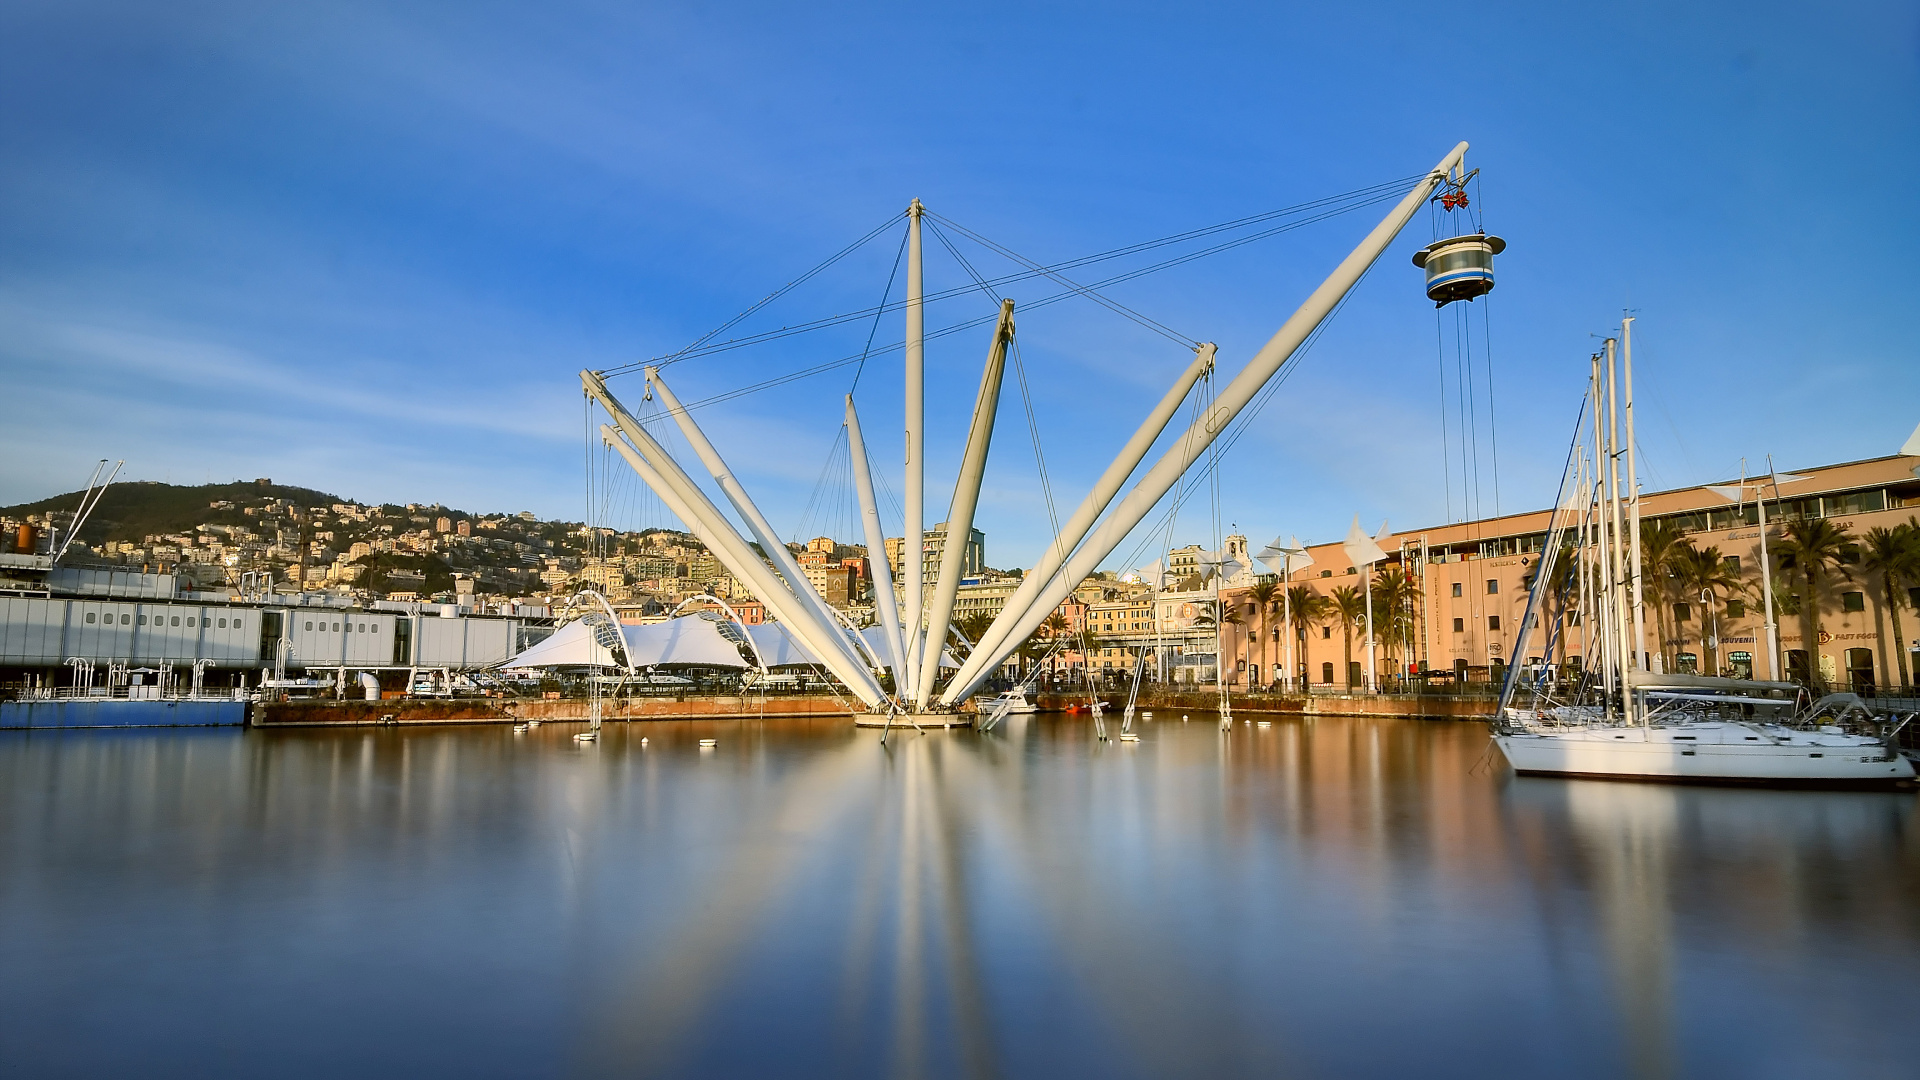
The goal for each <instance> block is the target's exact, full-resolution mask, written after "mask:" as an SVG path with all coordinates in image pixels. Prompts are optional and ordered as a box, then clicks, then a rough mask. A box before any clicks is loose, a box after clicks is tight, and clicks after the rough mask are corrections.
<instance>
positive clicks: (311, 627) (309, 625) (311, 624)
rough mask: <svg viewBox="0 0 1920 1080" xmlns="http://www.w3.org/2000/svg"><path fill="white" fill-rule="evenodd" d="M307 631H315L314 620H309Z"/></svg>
mask: <svg viewBox="0 0 1920 1080" xmlns="http://www.w3.org/2000/svg"><path fill="white" fill-rule="evenodd" d="M307 629H309V630H311V629H313V620H312V619H308V620H307Z"/></svg>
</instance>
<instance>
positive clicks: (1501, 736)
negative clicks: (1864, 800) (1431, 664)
mask: <svg viewBox="0 0 1920 1080" xmlns="http://www.w3.org/2000/svg"><path fill="white" fill-rule="evenodd" d="M1632 324H1633V320H1632V319H1631V318H1628V319H1626V320H1625V321H1624V323H1623V325H1622V333H1621V339H1620V340H1619V341H1616V339H1614V338H1608V339H1607V340H1606V342H1605V347H1604V350H1603V353H1601V354H1595V356H1594V357H1593V360H1592V373H1591V378H1590V383H1589V388H1588V394H1587V400H1586V404H1585V407H1584V408H1583V409H1582V414H1581V420H1580V421H1579V422H1577V423H1576V434H1575V436H1574V439H1573V446H1572V448H1571V449H1570V451H1569V453H1568V457H1567V465H1566V469H1565V471H1564V473H1563V476H1562V481H1561V499H1560V501H1559V503H1558V504H1557V506H1556V508H1555V510H1554V514H1553V521H1552V525H1551V527H1550V528H1549V529H1548V532H1547V537H1546V545H1545V547H1544V548H1543V549H1542V551H1541V554H1540V560H1539V563H1538V565H1537V568H1536V571H1535V573H1534V576H1533V586H1532V589H1531V590H1530V592H1529V595H1528V598H1527V609H1526V614H1525V615H1524V616H1523V617H1522V619H1521V623H1520V628H1519V632H1518V634H1517V636H1516V640H1515V642H1514V646H1513V651H1512V655H1513V656H1514V657H1515V659H1516V660H1518V659H1519V658H1521V657H1525V656H1527V655H1528V652H1529V650H1530V648H1531V642H1532V638H1533V635H1534V634H1535V633H1536V632H1537V631H1538V629H1539V627H1540V623H1541V615H1542V612H1543V611H1544V610H1545V609H1546V607H1547V604H1546V600H1547V598H1548V596H1549V594H1551V593H1555V592H1556V591H1557V592H1558V593H1559V595H1560V596H1561V597H1562V598H1563V602H1562V603H1560V604H1559V605H1557V606H1558V607H1559V609H1560V610H1559V613H1558V615H1557V616H1556V621H1555V624H1554V625H1553V626H1552V627H1551V629H1550V632H1549V633H1548V634H1547V635H1546V645H1545V647H1544V649H1543V652H1544V653H1545V656H1544V658H1543V660H1544V662H1542V663H1537V664H1522V663H1517V662H1516V663H1515V664H1513V665H1512V666H1510V667H1509V668H1508V669H1507V673H1506V678H1505V681H1504V682H1503V684H1502V686H1501V691H1500V704H1499V708H1498V710H1497V712H1496V713H1495V715H1494V720H1493V728H1494V735H1493V741H1494V743H1495V745H1497V746H1499V748H1500V752H1501V753H1502V754H1504V755H1506V758H1507V761H1508V763H1509V764H1511V765H1512V766H1513V768H1514V771H1516V772H1519V773H1529V774H1539V775H1549V776H1588V777H1611V778H1618V779H1632V780H1653V781H1668V782H1707V783H1759V784H1797V785H1821V786H1825V785H1854V784H1867V785H1887V784H1894V783H1899V782H1901V781H1910V780H1912V779H1913V778H1914V768H1913V765H1912V763H1911V762H1909V761H1908V760H1907V759H1906V758H1905V757H1904V756H1902V755H1901V754H1900V752H1899V750H1898V747H1897V746H1896V744H1895V741H1894V737H1895V735H1896V734H1897V733H1898V730H1899V728H1898V727H1897V726H1893V725H1891V724H1884V723H1883V722H1882V721H1881V720H1880V719H1879V718H1877V717H1874V716H1873V715H1872V714H1871V713H1870V712H1868V711H1867V710H1865V709H1864V708H1861V707H1859V705H1858V700H1857V699H1855V698H1853V696H1852V695H1850V694H1835V695H1830V696H1828V697H1826V698H1822V699H1821V700H1819V701H1815V702H1808V701H1807V698H1806V694H1805V691H1804V690H1803V689H1802V688H1801V687H1800V686H1798V685H1797V684H1795V683H1790V682H1775V681H1763V680H1755V679H1732V678H1720V677H1716V676H1706V675H1685V674H1669V673H1664V672H1661V671H1658V670H1653V668H1654V667H1657V664H1654V663H1650V661H1652V659H1653V658H1652V657H1651V656H1650V655H1649V653H1648V652H1647V649H1646V619H1645V606H1644V603H1643V596H1642V588H1641V585H1642V583H1641V580H1640V497H1639V486H1638V477H1637V475H1636V469H1635V462H1634V441H1633V345H1632ZM1621 344H1624V349H1618V348H1617V346H1619V345H1621ZM1622 352H1623V353H1624V375H1625V378H1624V387H1622V386H1620V385H1619V383H1617V382H1616V378H1615V377H1616V374H1618V373H1619V372H1620V370H1621V368H1620V365H1619V364H1618V363H1617V362H1618V360H1619V359H1620V357H1619V356H1618V355H1617V354H1618V353H1622ZM1622 389H1624V398H1625V409H1624V427H1625V431H1624V433H1623V432H1622V430H1621V428H1622V426H1623V420H1622V409H1621V407H1620V400H1621V395H1620V391H1621V390H1622ZM1589 414H1590V417H1591V428H1590V430H1582V429H1583V428H1585V427H1586V424H1587V422H1588V417H1589ZM1623 434H1624V438H1623ZM1589 437H1590V438H1591V443H1590V444H1587V443H1586V440H1587V439H1588V438H1589ZM1623 463H1624V465H1625V468H1626V477H1625V482H1624V484H1623V483H1622V477H1621V476H1620V471H1621V466H1622V464H1623ZM1762 531H1763V535H1764V529H1763V530H1762ZM1569 593H1572V594H1574V596H1575V597H1576V598H1575V600H1574V601H1573V602H1572V603H1567V602H1565V601H1564V598H1565V597H1566V596H1567V594H1569ZM1765 602H1766V608H1767V610H1766V620H1767V625H1768V626H1769V627H1772V626H1773V625H1774V612H1773V597H1772V592H1771V590H1768V592H1767V594H1766V597H1765ZM1570 616H1571V620H1570V619H1569V617H1570ZM1569 621H1571V623H1572V625H1577V626H1579V627H1580V629H1581V631H1582V638H1583V651H1584V656H1583V657H1582V659H1583V660H1584V661H1585V662H1584V663H1582V664H1581V666H1580V668H1579V672H1578V676H1577V677H1575V678H1571V679H1560V678H1556V677H1555V671H1556V668H1557V665H1556V664H1555V663H1554V661H1555V656H1554V654H1555V651H1556V649H1558V648H1560V647H1561V642H1562V641H1563V639H1564V634H1563V633H1562V631H1564V630H1565V629H1566V625H1567V623H1568V622H1569ZM1770 637H1771V635H1770ZM1777 662H1778V657H1777V656H1774V657H1772V658H1770V663H1777ZM1912 719H1913V718H1912V717H1908V718H1907V720H1909V721H1910V720H1912ZM1902 723H1903V724H1904V722H1902ZM1887 728H1891V730H1887Z"/></svg>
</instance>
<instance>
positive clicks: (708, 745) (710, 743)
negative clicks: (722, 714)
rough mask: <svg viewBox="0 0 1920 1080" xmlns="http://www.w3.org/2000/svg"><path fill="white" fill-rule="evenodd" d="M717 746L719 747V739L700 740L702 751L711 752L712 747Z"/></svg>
mask: <svg viewBox="0 0 1920 1080" xmlns="http://www.w3.org/2000/svg"><path fill="white" fill-rule="evenodd" d="M719 745H720V740H719V739H701V740H700V749H702V750H711V749H713V748H714V747H716V746H719Z"/></svg>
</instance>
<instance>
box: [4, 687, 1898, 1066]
mask: <svg viewBox="0 0 1920 1080" xmlns="http://www.w3.org/2000/svg"><path fill="white" fill-rule="evenodd" d="M571 731H572V729H571V728H567V727H555V726H551V725H550V726H548V727H545V728H541V729H538V730H536V731H534V732H531V733H528V734H526V735H520V736H515V735H513V734H512V733H511V732H509V731H506V730H504V729H480V728H474V729H454V728H448V729H422V730H406V731H391V730H387V731H371V730H361V731H350V732H314V731H303V732H286V731H280V732H246V733H218V732H192V733H187V732H162V733H140V732H113V733H80V732H68V733H54V734H40V733H35V734H31V735H25V734H23V735H19V736H16V737H9V738H5V739H0V812H3V813H4V820H3V821H0V883H3V884H0V1010H4V1011H0V1015H5V1016H8V1017H9V1018H10V1019H9V1022H8V1023H6V1024H5V1025H0V1058H4V1059H5V1060H8V1061H10V1062H19V1063H21V1065H22V1066H24V1067H26V1071H29V1072H36V1071H38V1072H45V1071H55V1070H56V1069H57V1070H59V1071H73V1072H81V1073H89V1072H108V1071H114V1070H119V1071H126V1072H144V1071H152V1066H153V1063H155V1062H164V1063H166V1064H167V1066H168V1068H169V1069H170V1070H171V1071H190V1072H196V1073H202V1074H207V1075H228V1074H240V1073H254V1072H259V1071H261V1070H262V1068H263V1067H264V1066H267V1065H268V1064H269V1063H270V1067H271V1069H272V1071H273V1072H274V1073H275V1074H276V1075H308V1074H312V1075H320V1074H324V1073H337V1072H340V1071H342V1070H351V1071H357V1072H362V1073H370V1074H376V1075H387V1074H393V1073H401V1072H426V1073H432V1074H442V1073H449V1072H460V1073H463V1074H472V1075H514V1076H528V1075H603V1074H604V1075H614V1074H618V1075H650V1076H651V1075H687V1076H703V1075H704V1076H714V1075H726V1076H735V1075H750V1074H770V1073H771V1074H781V1075H822V1076H826V1075H834V1076H841V1075H876V1076H941V1077H945V1076H953V1077H980V1076H997V1075H1049V1076H1052V1075H1089V1076H1093V1075H1098V1076H1220V1075H1247V1074H1259V1075H1327V1076H1351V1075H1386V1074H1394V1073H1398V1074H1405V1075H1421V1076H1435V1075H1442V1076H1445V1075H1460V1076H1485V1075H1514V1074H1529V1075H1539V1074H1549V1073H1550V1074H1553V1075H1566V1076H1619V1075H1629V1076H1639V1077H1667V1076H1679V1075H1761V1074H1774V1075H1803V1074H1806V1073H1810V1072H1833V1071H1840V1072H1846V1073H1849V1074H1851V1075H1869V1076H1870V1075H1905V1074H1906V1073H1907V1072H1908V1070H1907V1068H1906V1067H1905V1066H1906V1062H1905V1058H1906V1057H1907V1054H1906V1052H1905V1047H1904V1045H1903V1044H1902V1042H1901V1040H1900V1037H1899V1035H1898V1032H1899V1031H1900V1030H1901V1029H1900V1026H1899V1025H1898V1024H1897V1023H1896V1019H1897V1018H1899V1017H1901V1016H1902V1015H1903V1014H1904V1013H1906V1012H1907V1011H1909V1010H1911V1009H1913V1008H1914V1007H1915V1006H1917V1005H1920V979H1916V977H1915V975H1914V974H1913V971H1914V968H1913V962H1914V960H1916V959H1920V950H1916V948H1915V946H1916V942H1920V851H1916V846H1915V842H1914V830H1913V824H1914V813H1915V800H1914V797H1913V796H1911V795H1905V794H1897V793H1896V794H1888V793H1822V792H1771V791H1743V790H1713V789H1685V788H1669V787H1659V786H1653V785H1631V784H1608V783H1598V782H1564V781H1551V780H1532V779H1513V778H1511V777H1509V776H1508V775H1507V774H1505V772H1504V771H1503V770H1502V769H1500V768H1497V767H1494V764H1495V763H1493V762H1490V761H1489V759H1488V758H1487V753H1486V751H1487V740H1486V734H1485V731H1484V730H1483V729H1481V728H1479V727H1477V726H1474V725H1459V724H1451V725H1436V724H1419V723H1407V722H1393V721H1367V720H1333V721H1329V720H1314V721H1298V722H1275V723H1274V724H1273V725H1272V726H1271V727H1268V728H1255V727H1251V726H1248V725H1245V724H1242V725H1237V726H1236V728H1235V730H1234V731H1233V732H1231V733H1228V734H1222V733H1220V732H1219V731H1218V730H1217V728H1216V727H1215V725H1214V724H1213V723H1211V722H1210V721H1209V720H1205V719H1196V720H1194V721H1192V722H1189V723H1181V722H1180V721H1179V720H1177V719H1172V720H1168V719H1164V718H1163V719H1161V720H1159V721H1157V722H1154V723H1149V724H1146V725H1143V727H1142V733H1143V741H1142V742H1141V743H1140V744H1139V745H1137V746H1133V745H1125V746H1123V745H1120V744H1100V743H1097V742H1094V741H1093V740H1092V739H1091V738H1090V732H1089V729H1088V725H1087V724H1086V723H1085V722H1084V721H1075V720H1071V719H1066V718H1049V717H1041V718H1036V719H1033V720H1020V721H1019V722H1017V723H1010V724H1009V725H1008V726H1007V727H1006V729H1005V730H1003V731H1002V732H1000V733H998V734H996V735H994V736H990V737H980V736H976V735H973V734H971V733H966V732H939V733H929V734H926V735H918V734H913V733H898V732H897V733H895V735H894V736H893V738H892V739H891V740H890V741H889V743H888V745H887V746H885V747H882V746H880V745H878V744H877V741H876V738H875V735H874V733H872V732H856V731H854V730H851V729H849V728H847V727H846V726H845V725H843V724H838V723H834V722H830V721H818V722H807V721H793V722H769V723H766V724H742V725H735V724H649V725H645V726H643V727H642V726H633V727H626V726H619V725H613V726H610V727H609V728H608V729H607V731H606V732H605V734H604V735H603V740H602V742H601V743H600V744H599V745H598V746H587V747H582V746H579V745H577V744H574V743H573V742H572V741H571V738H570V735H571ZM642 735H645V736H647V739H648V742H647V745H646V746H645V747H644V748H643V747H642V746H641V745H640V737H641V736H642ZM707 737H712V738H717V739H719V740H720V745H719V747H718V748H717V749H715V750H711V751H702V750H700V749H698V747H697V741H698V740H699V739H701V738H707Z"/></svg>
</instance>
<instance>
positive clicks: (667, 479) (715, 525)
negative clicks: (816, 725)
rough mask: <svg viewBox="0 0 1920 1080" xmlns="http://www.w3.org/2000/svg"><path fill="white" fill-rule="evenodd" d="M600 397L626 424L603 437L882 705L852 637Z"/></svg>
mask: <svg viewBox="0 0 1920 1080" xmlns="http://www.w3.org/2000/svg"><path fill="white" fill-rule="evenodd" d="M587 374H588V375H590V374H591V373H587ZM603 392H604V388H603ZM600 400H601V403H602V404H604V405H606V406H607V411H608V412H610V413H612V414H613V418H614V422H615V423H617V424H619V425H620V430H619V431H618V432H616V431H615V430H614V429H613V428H611V427H608V426H607V425H605V424H602V425H601V426H600V435H601V437H602V438H604V439H606V441H607V445H609V446H611V447H613V448H614V449H615V450H618V451H619V452H620V456H621V457H623V458H625V459H626V460H627V464H628V465H629V466H631V467H632V468H633V471H634V472H636V473H639V474H640V479H641V480H643V481H645V482H646V485H647V486H648V487H650V488H652V489H653V490H654V493H655V494H657V495H659V496H660V501H661V502H664V503H666V504H667V509H669V510H671V511H673V513H674V514H675V515H676V516H678V517H679V518H680V520H681V521H684V522H686V524H687V528H688V529H689V530H690V531H691V532H692V533H693V535H694V536H695V537H696V538H698V539H699V540H700V542H701V543H703V544H705V545H707V547H708V549H709V550H711V551H712V552H713V553H714V555H715V557H717V558H718V559H719V560H720V562H721V564H722V565H724V566H725V567H726V568H727V569H728V570H730V571H732V572H733V573H734V574H735V575H736V576H737V577H739V578H741V579H742V580H744V581H746V582H747V584H748V585H749V586H750V587H751V588H752V589H753V591H754V595H755V596H757V597H759V598H760V600H761V602H762V603H764V604H766V605H767V610H768V611H771V612H773V615H774V617H775V618H776V619H778V620H780V622H781V623H783V624H785V626H786V627H787V630H788V631H789V632H790V633H792V634H793V635H794V636H795V637H797V638H799V639H800V641H801V643H802V644H804V645H806V646H807V648H808V649H810V650H811V651H812V652H813V653H814V655H816V656H818V657H819V658H820V662H821V663H822V664H824V665H826V668H827V670H828V671H831V672H833V674H834V677H836V678H838V679H839V680H840V681H841V682H842V683H845V684H846V686H847V689H849V690H851V691H853V693H854V694H855V695H856V696H858V697H859V698H860V700H861V701H863V702H865V703H866V704H867V707H868V708H877V707H878V706H879V705H880V704H881V703H882V702H884V701H885V700H886V694H885V693H884V692H883V691H882V690H881V689H880V684H879V683H878V682H876V681H874V678H873V675H872V674H871V673H870V672H869V671H868V670H867V666H866V661H865V660H863V659H861V658H860V657H858V656H855V655H854V654H853V653H852V651H851V649H850V648H849V646H848V643H847V641H846V639H844V638H842V637H841V636H840V635H839V634H838V633H837V632H836V631H833V630H832V629H831V628H829V629H828V630H827V631H825V632H823V631H821V630H820V629H819V628H818V627H817V626H816V625H815V624H814V623H813V621H812V616H813V613H812V612H811V611H809V610H807V609H806V608H805V607H804V606H802V605H801V604H800V601H799V599H798V598H797V597H795V596H794V594H792V593H790V592H788V591H787V590H786V587H785V586H784V585H783V584H781V582H780V579H779V578H778V577H776V576H774V573H773V571H772V570H771V569H769V568H768V567H767V565H766V564H765V563H763V562H761V561H760V559H759V557H758V556H756V555H754V554H753V551H752V549H751V548H748V547H747V546H746V544H745V542H743V541H742V540H741V539H740V536H739V534H738V533H735V532H734V531H733V529H732V527H730V526H728V525H727V524H726V522H725V519H723V518H722V517H721V516H720V512H719V510H718V509H717V508H716V507H714V505H713V504H712V503H711V502H709V501H708V500H707V497H706V495H705V494H704V493H702V492H701V491H700V490H699V489H698V488H694V487H693V486H692V483H691V481H687V480H686V475H685V474H684V473H681V472H680V471H679V467H678V466H677V465H676V464H674V462H673V460H672V459H671V458H668V457H665V456H664V455H661V456H660V458H659V463H660V467H659V468H657V469H656V468H655V467H654V465H653V463H652V462H651V461H649V460H648V458H647V457H646V456H645V455H643V454H642V453H641V452H640V451H638V450H635V449H634V448H633V446H630V445H628V443H627V440H626V439H622V438H620V435H621V434H626V435H627V437H628V438H633V436H634V435H635V434H636V433H637V434H639V435H640V436H641V438H639V439H634V442H636V443H639V444H640V445H643V446H646V447H647V450H648V453H653V452H655V451H656V450H657V446H656V445H653V444H652V440H651V439H647V438H645V435H646V433H645V432H644V431H642V430H641V429H640V425H639V424H637V423H633V418H632V417H631V416H629V415H627V413H626V410H625V409H623V408H621V407H620V406H619V404H618V402H616V401H614V400H613V399H612V398H611V396H610V395H609V396H607V397H602V398H601V399H600ZM682 482H684V486H683V483H682ZM689 492H690V493H689ZM828 635H831V636H828Z"/></svg>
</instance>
